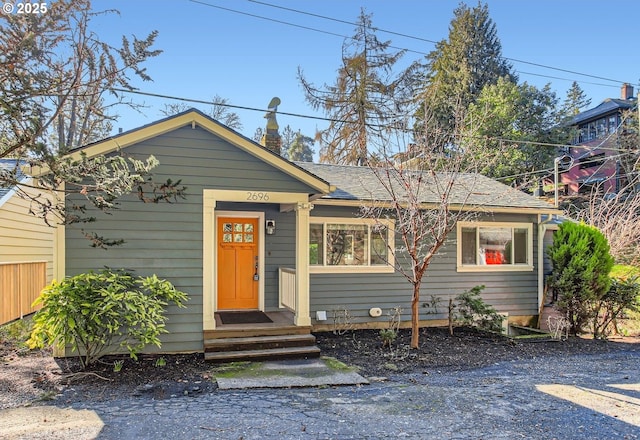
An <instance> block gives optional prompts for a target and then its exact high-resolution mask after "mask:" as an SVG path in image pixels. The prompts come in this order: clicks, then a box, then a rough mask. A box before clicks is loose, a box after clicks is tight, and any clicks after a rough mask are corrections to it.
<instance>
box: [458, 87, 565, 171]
mask: <svg viewBox="0 0 640 440" xmlns="http://www.w3.org/2000/svg"><path fill="white" fill-rule="evenodd" d="M556 103H557V99H556V95H555V93H554V92H552V91H551V88H550V86H549V85H546V86H545V87H544V88H543V89H542V90H539V89H538V88H536V87H535V86H532V85H529V84H527V83H526V82H525V83H523V84H521V85H517V84H515V83H513V82H511V81H508V80H506V79H504V78H500V79H499V80H498V82H497V83H496V84H490V85H487V86H486V87H485V88H484V89H483V90H482V92H481V93H480V95H479V96H478V98H477V100H476V102H475V103H472V104H471V105H470V106H469V110H468V114H467V115H466V118H465V129H466V131H469V130H473V133H474V134H475V136H474V137H472V136H468V137H465V139H464V140H463V142H464V143H465V145H466V146H467V147H468V146H469V145H474V147H475V149H476V150H477V151H478V154H479V155H486V156H487V157H495V158H496V159H495V160H493V161H488V162H485V163H490V165H489V166H485V167H484V168H482V169H480V170H479V171H480V172H481V173H482V174H484V175H487V176H489V177H494V178H498V177H506V176H509V178H508V179H507V182H508V183H513V182H517V183H524V182H525V181H526V179H527V177H528V173H530V172H533V171H536V170H541V169H547V168H549V167H550V166H551V164H552V163H553V157H555V156H556V155H557V153H556V150H555V148H552V147H548V146H545V145H540V144H536V143H535V142H540V143H541V144H545V143H552V142H555V141H556V140H557V130H558V127H557V119H558V116H557V110H556ZM511 176H513V177H511Z"/></svg>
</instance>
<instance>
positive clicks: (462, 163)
mask: <svg viewBox="0 0 640 440" xmlns="http://www.w3.org/2000/svg"><path fill="white" fill-rule="evenodd" d="M427 114H429V113H428V112H427ZM455 120H456V121H457V124H456V126H455V127H456V129H455V130H454V132H452V133H446V132H444V131H442V132H438V131H425V132H423V133H422V135H421V137H420V138H419V139H417V140H416V142H415V143H413V144H411V145H410V146H409V147H408V148H406V151H407V152H406V153H404V154H401V155H398V154H386V153H385V154H383V155H382V156H381V159H380V160H379V161H378V162H377V163H376V164H375V165H371V166H370V167H371V169H372V170H373V172H374V174H375V176H376V177H377V180H378V182H379V184H380V187H381V188H382V189H383V190H382V193H377V194H373V193H372V194H371V198H372V199H373V200H375V202H374V204H373V205H366V206H363V207H362V209H361V210H362V214H363V215H364V216H365V217H368V218H373V219H376V220H382V219H387V218H392V219H393V220H394V221H395V226H394V232H395V236H396V237H397V238H398V240H399V242H400V243H401V246H397V245H396V243H388V244H387V245H388V249H389V250H390V251H391V252H392V254H393V255H394V264H395V268H396V270H397V271H398V272H399V273H401V274H402V275H403V276H404V277H405V278H406V280H407V281H408V282H409V283H410V284H411V286H412V296H411V328H412V336H411V347H412V348H418V343H419V331H418V330H419V307H420V288H421V285H422V281H423V279H424V276H425V275H426V273H427V270H428V268H429V264H430V263H431V261H432V260H433V257H434V256H435V255H436V254H437V253H438V251H439V250H440V249H441V248H442V246H443V245H444V244H445V243H446V241H447V239H448V237H449V234H450V233H451V231H453V230H454V229H455V228H456V225H457V223H458V222H460V221H469V220H472V219H474V218H476V217H477V216H478V215H479V213H480V212H487V211H490V209H491V208H490V207H491V206H492V205H496V204H499V202H508V201H509V197H518V196H522V195H521V194H520V193H519V191H517V190H515V189H512V188H510V187H507V186H504V185H502V186H500V187H501V188H502V189H503V190H504V191H502V192H500V193H491V194H488V193H487V194H484V193H482V192H481V191H479V189H478V188H481V187H482V186H483V185H484V184H487V182H488V181H489V179H488V178H487V177H484V176H482V175H480V174H477V170H479V169H482V168H484V167H486V166H488V165H490V163H489V161H491V160H492V159H491V158H488V157H486V155H479V154H477V152H475V151H474V149H473V144H471V143H469V144H465V143H464V141H463V138H456V136H455V133H459V132H460V129H459V127H461V126H462V125H463V123H464V114H463V113H462V112H461V111H460V108H459V109H458V113H457V114H456V115H455ZM401 139H402V136H398V138H397V139H396V141H395V142H393V141H391V140H388V141H387V142H385V143H384V145H393V144H394V143H397V141H401ZM384 145H381V146H380V147H379V150H380V151H383V152H384V151H385V148H387V147H385V146H384ZM479 158H482V160H483V162H482V163H480V162H479V160H480V159H479ZM493 183H494V184H496V185H500V184H497V183H496V182H493ZM379 225H380V227H382V222H379Z"/></svg>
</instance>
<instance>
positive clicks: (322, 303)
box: [310, 206, 538, 324]
mask: <svg viewBox="0 0 640 440" xmlns="http://www.w3.org/2000/svg"><path fill="white" fill-rule="evenodd" d="M311 216H312V218H311V221H313V217H314V216H315V217H347V218H353V217H357V216H358V209H357V208H344V207H331V206H316V208H314V210H313V211H312V212H311ZM478 221H495V222H523V223H533V224H534V227H533V264H534V270H533V271H522V272H520V271H519V272H497V271H496V272H458V271H457V269H456V241H457V237H456V231H455V230H454V231H453V232H452V233H451V235H450V236H449V238H448V240H447V242H446V244H445V245H444V246H443V248H441V250H440V251H439V252H438V254H437V255H436V256H435V257H434V258H433V260H432V262H431V264H430V265H429V268H428V269H427V275H426V277H425V278H424V279H423V283H422V287H421V293H420V297H421V303H427V302H428V301H429V300H430V299H431V295H436V296H438V297H439V298H440V299H441V302H440V307H439V308H438V313H437V314H433V313H429V311H430V309H429V308H427V307H421V308H420V319H424V320H427V319H446V317H447V316H446V314H445V311H446V307H447V301H448V298H449V297H451V296H456V295H458V294H460V293H462V292H464V291H465V290H468V289H470V288H471V287H474V286H476V285H481V284H482V285H485V286H486V288H485V289H484V291H483V293H482V297H483V299H484V300H485V301H486V302H487V303H489V304H491V305H493V306H494V307H495V308H496V309H497V310H498V311H499V312H503V313H509V315H510V316H529V315H537V314H538V274H537V262H538V260H537V227H536V224H535V223H536V221H537V216H535V215H515V214H508V215H507V214H496V215H487V216H484V217H482V218H480V219H478ZM398 239H399V237H397V236H396V242H398ZM310 292H311V304H310V309H311V315H312V318H314V319H315V317H316V313H315V312H316V311H318V310H324V311H326V312H327V317H328V320H327V321H325V322H320V321H314V323H316V324H331V322H332V316H333V314H334V311H343V310H345V309H346V310H348V311H349V314H350V316H352V317H353V321H354V322H356V323H358V322H366V321H374V322H386V321H387V319H388V312H389V311H390V310H391V309H393V308H394V307H397V306H399V307H401V308H402V309H403V316H402V318H403V319H404V320H410V319H411V315H410V313H411V306H410V304H411V297H412V285H411V284H410V283H409V282H408V280H407V279H406V278H404V277H403V276H402V275H401V274H400V273H399V272H397V271H396V272H394V273H393V274H390V273H385V274H377V273H355V274H341V273H336V274H327V273H322V274H318V273H316V274H311V279H310ZM372 307H379V308H381V309H382V310H383V314H382V316H381V317H379V318H371V317H370V316H369V309H371V308H372Z"/></svg>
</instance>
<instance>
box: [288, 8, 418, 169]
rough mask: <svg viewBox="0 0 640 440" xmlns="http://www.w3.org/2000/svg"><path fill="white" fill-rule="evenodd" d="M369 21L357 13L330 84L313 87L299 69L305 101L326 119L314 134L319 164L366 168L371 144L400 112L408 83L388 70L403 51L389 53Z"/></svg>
mask: <svg viewBox="0 0 640 440" xmlns="http://www.w3.org/2000/svg"><path fill="white" fill-rule="evenodd" d="M371 20H372V19H371V15H368V14H366V13H365V11H364V10H361V13H360V16H359V18H358V23H357V27H356V29H355V34H354V35H353V37H351V38H349V39H347V40H345V42H344V43H343V46H342V60H343V61H342V62H343V64H342V66H340V68H339V69H338V77H337V78H336V81H335V83H334V84H333V85H326V84H325V85H324V86H323V87H321V88H318V87H316V86H315V85H314V84H312V83H310V82H309V81H308V80H307V79H306V78H305V77H304V74H303V71H302V69H298V78H299V80H300V83H301V85H302V87H303V90H304V93H305V96H306V100H307V102H308V103H309V104H310V105H311V106H312V108H314V109H322V110H323V111H324V113H325V115H326V116H327V117H328V118H329V119H330V123H329V127H328V128H327V129H326V130H322V131H319V132H318V133H317V134H316V140H317V141H319V142H320V161H322V162H328V163H340V164H361V165H362V164H364V163H366V162H367V159H368V156H369V154H370V153H371V151H370V150H369V148H370V145H373V144H374V142H373V140H374V139H375V138H379V137H380V136H381V134H382V133H383V132H384V131H385V129H386V125H387V124H389V122H390V121H393V120H394V118H395V115H397V114H398V113H402V111H401V109H400V108H399V107H400V105H401V104H400V103H401V102H404V101H405V100H404V98H403V97H404V96H405V94H406V91H407V90H408V89H407V88H406V86H407V85H408V84H407V81H406V76H405V75H404V74H400V75H394V74H393V67H394V65H395V64H396V63H397V62H398V60H400V58H401V57H402V56H403V55H404V53H405V51H398V52H395V53H390V52H389V48H390V42H389V41H386V42H383V41H380V40H379V39H378V38H377V36H376V29H375V28H374V27H373V26H372V21H371Z"/></svg>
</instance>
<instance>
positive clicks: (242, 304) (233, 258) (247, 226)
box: [217, 217, 260, 310]
mask: <svg viewBox="0 0 640 440" xmlns="http://www.w3.org/2000/svg"><path fill="white" fill-rule="evenodd" d="M217 230H218V235H217V237H218V238H217V240H218V310H229V309H257V308H258V285H259V283H260V282H259V278H258V277H259V271H258V267H259V266H258V263H259V261H258V219H257V218H238V217H218V226H217Z"/></svg>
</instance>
